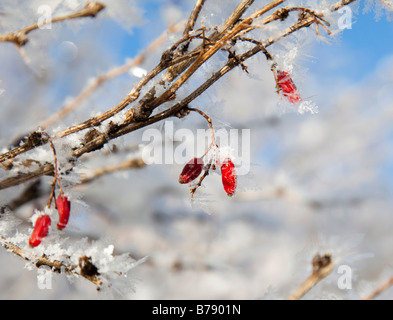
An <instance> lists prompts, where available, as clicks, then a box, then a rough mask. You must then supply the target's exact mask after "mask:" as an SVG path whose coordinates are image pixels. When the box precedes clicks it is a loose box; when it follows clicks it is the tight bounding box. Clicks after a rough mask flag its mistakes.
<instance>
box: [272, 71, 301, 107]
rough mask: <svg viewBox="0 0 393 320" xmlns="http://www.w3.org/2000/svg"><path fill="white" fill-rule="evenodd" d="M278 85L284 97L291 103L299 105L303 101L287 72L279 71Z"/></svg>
mask: <svg viewBox="0 0 393 320" xmlns="http://www.w3.org/2000/svg"><path fill="white" fill-rule="evenodd" d="M277 83H278V86H279V88H280V90H281V91H282V93H283V95H284V96H285V97H286V98H287V99H288V101H289V102H291V103H298V102H300V101H301V100H302V98H301V97H300V94H299V92H298V91H297V88H296V85H295V83H294V82H293V80H292V78H291V76H290V74H289V73H288V72H286V71H280V70H278V71H277Z"/></svg>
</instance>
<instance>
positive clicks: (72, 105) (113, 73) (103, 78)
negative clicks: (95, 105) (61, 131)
mask: <svg viewBox="0 0 393 320" xmlns="http://www.w3.org/2000/svg"><path fill="white" fill-rule="evenodd" d="M183 25H184V21H182V22H180V23H177V24H175V25H173V26H170V27H169V28H168V30H166V31H165V32H164V33H162V34H161V35H160V36H159V37H158V38H157V39H155V40H154V41H153V42H152V43H151V44H150V45H149V46H148V47H147V48H146V49H145V50H144V51H142V52H141V53H140V54H139V55H138V56H136V57H135V58H133V59H131V60H130V61H128V62H127V63H125V64H124V65H122V66H119V67H116V68H113V69H111V70H109V71H108V72H106V73H104V74H101V75H99V76H98V77H97V78H95V79H94V80H93V81H91V82H90V83H89V85H88V86H87V87H86V88H85V89H84V90H83V91H82V92H81V93H80V94H79V95H78V96H77V97H76V98H74V99H73V100H72V101H71V102H69V103H68V104H66V105H65V106H64V107H63V108H62V109H61V110H60V111H59V112H57V113H56V114H54V115H52V116H51V117H50V118H48V119H47V120H45V121H43V122H42V123H41V124H40V125H39V127H41V128H43V129H45V128H47V127H48V126H50V125H52V124H53V123H54V122H55V121H57V120H58V119H60V118H63V117H65V116H66V115H67V114H69V113H70V112H72V111H74V110H75V109H76V108H77V107H78V106H79V105H80V104H81V103H82V102H83V101H85V100H86V99H87V98H88V97H89V96H90V95H91V94H92V93H93V92H94V91H96V90H97V88H99V87H100V86H101V85H102V84H104V83H105V82H107V81H110V80H112V79H114V78H116V77H118V76H120V75H122V74H124V73H126V72H128V71H129V70H130V69H132V68H134V67H136V66H139V65H141V64H142V63H143V62H144V61H145V60H146V57H147V56H148V55H149V54H151V53H153V52H154V51H156V50H157V49H158V48H159V47H160V46H162V44H163V43H164V42H165V41H166V40H167V38H168V34H173V33H175V32H178V31H179V30H180V29H181V28H182V27H183Z"/></svg>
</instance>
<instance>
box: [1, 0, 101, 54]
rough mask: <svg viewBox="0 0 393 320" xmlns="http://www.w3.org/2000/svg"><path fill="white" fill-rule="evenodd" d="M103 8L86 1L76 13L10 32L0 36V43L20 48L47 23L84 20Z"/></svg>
mask: <svg viewBox="0 0 393 320" xmlns="http://www.w3.org/2000/svg"><path fill="white" fill-rule="evenodd" d="M104 8H105V5H103V4H102V3H100V2H89V1H87V2H86V5H85V7H84V8H83V9H82V10H80V11H78V12H74V13H71V14H68V15H65V16H61V17H55V18H53V19H50V20H49V21H45V22H43V23H42V24H38V23H35V24H32V25H31V26H28V27H25V28H23V29H20V30H18V31H15V32H11V33H8V34H5V35H0V42H12V43H14V44H15V45H16V46H18V47H21V46H24V45H25V44H26V43H27V42H28V41H29V39H28V38H27V34H28V33H30V32H31V31H33V30H37V29H39V28H40V27H42V26H44V25H47V24H49V23H56V22H61V21H65V20H71V19H77V18H84V17H95V16H96V15H97V14H98V13H99V12H100V11H101V10H103V9H104Z"/></svg>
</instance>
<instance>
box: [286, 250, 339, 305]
mask: <svg viewBox="0 0 393 320" xmlns="http://www.w3.org/2000/svg"><path fill="white" fill-rule="evenodd" d="M334 265H335V263H334V262H333V261H332V258H331V255H330V254H325V255H324V256H320V255H319V254H317V255H316V256H315V257H314V258H313V260H312V266H313V271H312V273H311V275H310V276H309V277H308V278H307V280H306V281H305V282H304V283H303V284H302V285H301V286H300V287H299V288H298V289H296V291H295V292H294V293H292V294H291V295H290V296H289V297H288V300H299V299H301V298H302V297H304V296H305V294H306V293H307V292H309V291H310V290H311V289H312V288H313V287H314V286H315V285H317V284H318V283H319V282H320V281H322V280H323V279H324V278H326V277H327V276H328V275H329V274H330V273H331V272H332V271H333V267H334Z"/></svg>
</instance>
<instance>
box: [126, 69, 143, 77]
mask: <svg viewBox="0 0 393 320" xmlns="http://www.w3.org/2000/svg"><path fill="white" fill-rule="evenodd" d="M129 72H130V75H132V76H134V77H137V78H143V77H144V76H146V74H147V70H146V69H144V68H141V67H133V68H131V70H130V71H129Z"/></svg>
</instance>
